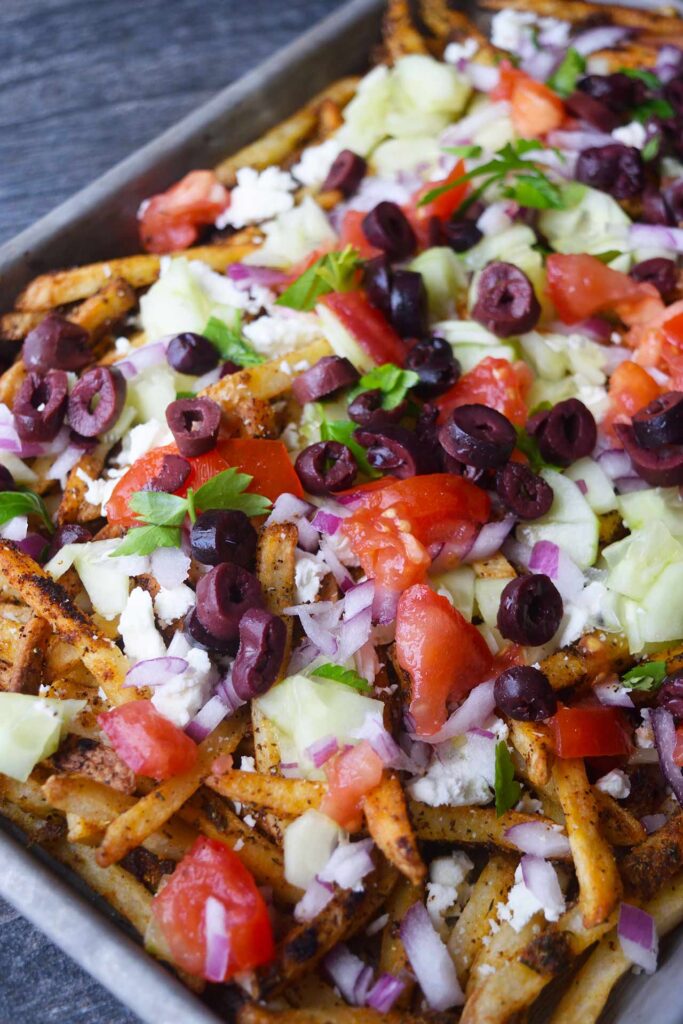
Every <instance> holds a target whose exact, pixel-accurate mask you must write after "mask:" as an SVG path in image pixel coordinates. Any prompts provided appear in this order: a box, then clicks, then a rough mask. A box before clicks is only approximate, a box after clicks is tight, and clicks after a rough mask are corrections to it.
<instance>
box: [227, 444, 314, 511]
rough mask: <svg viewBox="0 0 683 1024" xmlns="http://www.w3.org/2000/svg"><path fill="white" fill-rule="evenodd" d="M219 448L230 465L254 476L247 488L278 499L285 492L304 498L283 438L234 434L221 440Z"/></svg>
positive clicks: (255, 492) (252, 491)
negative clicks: (269, 438)
mask: <svg viewBox="0 0 683 1024" xmlns="http://www.w3.org/2000/svg"><path fill="white" fill-rule="evenodd" d="M217 450H218V453H219V454H220V456H221V457H222V458H223V459H225V462H226V463H227V465H228V466H234V467H235V468H236V469H239V471H240V472H241V473H249V475H250V476H253V478H254V479H253V480H252V482H251V483H250V484H249V487H248V488H247V490H249V491H251V493H252V494H263V495H264V496H265V497H266V498H270V500H271V501H276V499H277V498H279V497H280V495H281V494H296V496H297V497H298V498H301V497H303V493H304V491H303V487H302V486H301V481H300V480H299V477H298V476H297V474H296V470H295V469H294V466H293V465H292V463H291V461H290V458H289V455H288V454H287V449H286V448H285V446H284V444H283V443H282V441H268V440H266V439H265V438H253V437H231V438H229V439H228V440H226V441H222V440H220V439H219V441H218V445H217Z"/></svg>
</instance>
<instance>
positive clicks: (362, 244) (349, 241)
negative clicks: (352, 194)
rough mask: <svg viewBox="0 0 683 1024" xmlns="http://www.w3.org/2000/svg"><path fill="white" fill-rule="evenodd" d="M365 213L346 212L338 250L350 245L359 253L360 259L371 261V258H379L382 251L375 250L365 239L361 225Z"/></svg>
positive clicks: (359, 211) (358, 211)
mask: <svg viewBox="0 0 683 1024" xmlns="http://www.w3.org/2000/svg"><path fill="white" fill-rule="evenodd" d="M366 217H367V213H365V212H363V211H362V210H347V212H346V213H345V215H344V219H343V221H342V224H341V230H340V232H339V248H340V249H344V248H345V247H346V246H347V245H352V246H353V248H354V249H357V250H358V252H359V253H360V256H361V259H364V260H371V259H372V258H373V256H381V255H382V250H381V249H376V248H375V246H374V245H371V244H370V242H368V240H367V238H366V237H365V232H364V231H363V228H362V224H363V221H364V219H365V218H366Z"/></svg>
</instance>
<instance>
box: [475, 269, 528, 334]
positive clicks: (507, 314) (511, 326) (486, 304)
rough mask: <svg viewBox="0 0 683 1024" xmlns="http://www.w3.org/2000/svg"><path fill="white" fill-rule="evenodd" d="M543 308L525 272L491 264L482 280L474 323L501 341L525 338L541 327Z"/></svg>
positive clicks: (479, 286)
mask: <svg viewBox="0 0 683 1024" xmlns="http://www.w3.org/2000/svg"><path fill="white" fill-rule="evenodd" d="M540 315H541V306H540V304H539V301H538V299H537V298H536V292H535V291H534V288H533V285H532V283H531V281H530V280H529V278H528V277H527V276H526V274H525V273H524V271H523V270H520V269H519V267H515V266H514V265H513V264H512V263H502V262H498V263H489V265H488V266H487V267H486V268H485V270H484V271H483V272H482V274H481V277H480V278H479V285H478V289H477V301H476V302H475V304H474V307H473V309H472V319H473V320H477V321H478V322H479V323H480V324H483V326H484V327H486V328H488V330H489V331H492V332H493V333H494V334H497V335H498V337H499V338H510V337H512V335H515V334H524V333H525V332H526V331H530V330H532V329H533V328H534V327H535V326H536V324H537V323H538V318H539V317H540Z"/></svg>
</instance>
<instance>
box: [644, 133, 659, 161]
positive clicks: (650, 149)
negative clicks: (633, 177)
mask: <svg viewBox="0 0 683 1024" xmlns="http://www.w3.org/2000/svg"><path fill="white" fill-rule="evenodd" d="M661 145H662V136H661V135H653V136H652V138H650V139H648V140H647V142H646V143H645V145H644V146H643V148H642V150H641V153H642V155H643V160H654V159H655V157H656V156H659V150H660V149H661Z"/></svg>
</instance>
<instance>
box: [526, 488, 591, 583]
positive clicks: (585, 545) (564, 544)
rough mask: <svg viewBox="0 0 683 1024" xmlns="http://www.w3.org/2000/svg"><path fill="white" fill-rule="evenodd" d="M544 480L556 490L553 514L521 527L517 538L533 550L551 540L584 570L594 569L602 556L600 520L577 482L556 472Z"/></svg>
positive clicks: (550, 513) (554, 492)
mask: <svg viewBox="0 0 683 1024" xmlns="http://www.w3.org/2000/svg"><path fill="white" fill-rule="evenodd" d="M541 476H542V477H543V478H544V479H545V480H546V481H547V483H549V484H550V486H551V487H552V489H553V494H554V498H553V503H552V506H551V508H550V511H549V512H548V513H547V514H546V515H545V516H543V517H542V518H541V519H536V520H534V521H533V522H529V523H523V524H521V525H520V526H518V527H517V537H518V539H519V540H521V541H522V542H523V543H524V544H528V545H529V546H530V547H533V546H534V544H535V543H536V542H537V541H539V540H549V541H551V542H552V543H554V544H557V545H558V547H561V548H563V549H564V550H565V551H566V552H567V554H568V555H570V557H571V559H572V561H573V562H575V564H576V565H578V567H579V568H580V569H587V568H588V567H589V566H590V565H593V563H594V562H595V559H596V558H597V554H598V537H599V532H600V531H599V525H600V524H599V522H598V518H597V516H596V515H595V513H594V512H593V510H592V509H591V507H590V505H589V504H588V502H587V501H586V499H585V498H584V496H583V494H582V493H581V491H580V490H579V488H578V487H577V486H576V484H575V483H574V481H573V480H569V479H568V478H567V477H566V476H563V475H562V474H561V473H556V472H555V471H554V470H552V469H544V470H542V471H541Z"/></svg>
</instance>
